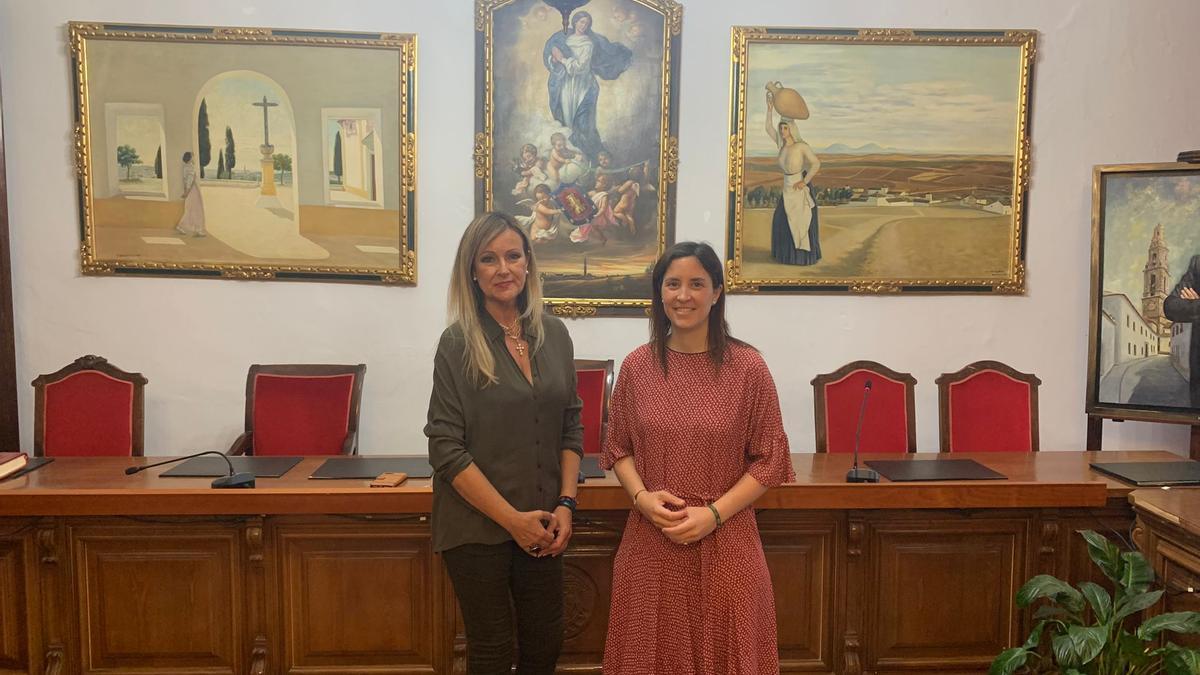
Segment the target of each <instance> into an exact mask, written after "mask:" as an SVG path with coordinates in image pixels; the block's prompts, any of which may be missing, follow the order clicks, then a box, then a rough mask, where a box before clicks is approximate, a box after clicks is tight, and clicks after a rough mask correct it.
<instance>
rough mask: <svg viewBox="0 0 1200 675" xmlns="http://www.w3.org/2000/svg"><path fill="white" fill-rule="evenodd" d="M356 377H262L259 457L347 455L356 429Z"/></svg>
mask: <svg viewBox="0 0 1200 675" xmlns="http://www.w3.org/2000/svg"><path fill="white" fill-rule="evenodd" d="M354 377H355V376H354V374H353V373H344V374H338V375H276V374H269V373H257V374H256V375H255V376H254V454H255V455H337V454H341V452H342V444H343V443H344V442H345V440H346V435H347V433H348V432H349V427H350V406H351V400H352V396H353V393H354Z"/></svg>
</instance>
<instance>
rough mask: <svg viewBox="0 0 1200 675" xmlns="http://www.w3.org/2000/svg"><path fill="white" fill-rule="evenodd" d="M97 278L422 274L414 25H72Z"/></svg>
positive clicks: (380, 279)
mask: <svg viewBox="0 0 1200 675" xmlns="http://www.w3.org/2000/svg"><path fill="white" fill-rule="evenodd" d="M70 45H71V55H72V60H73V66H74V75H75V99H76V128H75V160H76V168H77V171H78V176H79V186H80V211H81V219H82V239H83V246H82V254H81V258H82V270H83V272H84V273H85V274H131V275H147V274H156V275H158V274H161V275H186V276H205V277H218V278H235V279H308V280H328V281H357V282H367V283H384V284H413V283H416V278H417V277H416V275H417V269H416V218H415V214H416V192H415V188H416V173H415V169H416V166H415V164H416V154H415V148H416V125H415V120H414V112H415V110H416V107H415V106H416V66H417V63H416V60H417V54H416V46H417V44H416V36H414V35H408V34H380V33H333V32H325V31H305V30H279V29H270V28H219V27H197V26H149V25H126V24H101V23H71V24H70Z"/></svg>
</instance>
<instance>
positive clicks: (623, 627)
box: [600, 242, 795, 675]
mask: <svg viewBox="0 0 1200 675" xmlns="http://www.w3.org/2000/svg"><path fill="white" fill-rule="evenodd" d="M653 280H654V281H653V283H654V290H653V292H654V302H653V304H652V305H651V313H652V314H651V319H650V321H651V323H650V343H649V344H646V345H643V346H641V347H639V348H638V349H636V350H634V351H633V353H631V354H630V355H629V356H627V357H626V358H625V361H624V362H623V363H622V365H621V372H620V376H619V377H618V379H617V386H616V390H615V392H614V393H613V399H612V402H611V409H610V417H609V428H608V438H607V441H606V442H605V446H604V454H603V456H602V457H601V460H600V462H601V465H602V466H604V467H605V468H612V469H614V470H615V471H616V474H617V477H618V478H619V479H620V481H621V485H622V486H624V488H625V490H626V492H628V493H629V497H630V499H631V500H632V501H633V505H634V508H633V510H632V511H631V512H630V514H629V520H628V521H627V522H626V524H625V533H624V535H623V537H622V539H621V547H620V549H619V550H618V551H617V557H616V561H615V562H614V564H613V589H612V608H611V611H610V615H609V621H608V639H607V641H606V643H605V651H604V672H605V674H606V675H642V674H645V675H651V674H658V673H670V674H671V675H762V674H763V673H777V672H779V653H778V647H777V638H776V630H775V602H774V594H773V593H772V589H771V577H770V574H769V572H768V571H767V563H766V559H765V558H764V556H763V549H762V542H761V540H760V539H759V536H758V525H757V523H756V522H755V518H754V511H753V509H750V508H748V507H749V506H750V505H751V504H752V503H753V502H754V500H756V499H758V498H759V497H760V496H762V494H763V493H764V492H766V491H767V488H770V487H774V486H776V485H779V484H781V483H784V482H787V481H790V480H793V479H794V477H795V476H794V474H793V472H792V464H791V458H790V456H789V454H788V440H787V435H786V434H785V433H784V430H783V420H782V417H781V415H780V412H779V399H778V397H777V395H776V393H775V383H774V381H773V380H772V379H771V373H770V372H769V371H768V370H767V366H766V364H765V363H764V362H763V359H762V356H760V355H759V353H758V352H757V351H756V350H755V349H754V348H753V347H751V346H749V345H747V344H746V343H744V342H742V341H740V340H736V339H734V338H733V337H731V336H730V335H729V327H728V325H727V324H726V322H725V295H724V293H723V291H724V276H723V274H722V269H721V261H720V259H719V258H717V254H716V253H715V252H714V251H713V250H712V247H710V246H709V245H708V244H701V243H693V242H682V243H679V244H676V245H675V246H673V247H672V248H671V249H670V250H668V251H667V252H666V253H665V254H664V255H663V257H662V258H661V259H660V260H659V261H658V263H657V264H656V265H655V266H654V273H653Z"/></svg>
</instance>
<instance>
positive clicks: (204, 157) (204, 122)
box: [196, 99, 212, 178]
mask: <svg viewBox="0 0 1200 675" xmlns="http://www.w3.org/2000/svg"><path fill="white" fill-rule="evenodd" d="M196 132H197V133H196V136H197V138H198V139H199V140H200V161H199V162H197V163H198V164H199V165H200V177H201V178H204V167H206V166H208V163H209V162H211V161H212V143H211V142H210V141H209V138H208V100H207V99H200V115H199V117H198V118H197V119H196Z"/></svg>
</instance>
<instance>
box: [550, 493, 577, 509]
mask: <svg viewBox="0 0 1200 675" xmlns="http://www.w3.org/2000/svg"><path fill="white" fill-rule="evenodd" d="M555 506H565V507H567V508H568V509H571V513H575V506H576V502H575V498H574V497H568V496H566V495H563V496H561V497H559V498H558V503H557V504H556V505H555Z"/></svg>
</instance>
